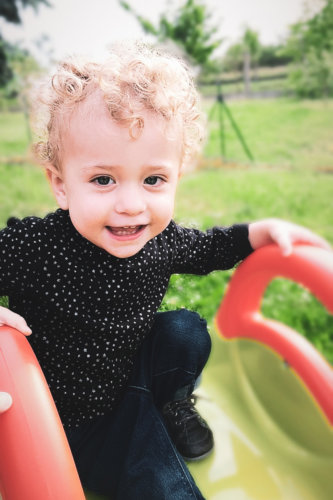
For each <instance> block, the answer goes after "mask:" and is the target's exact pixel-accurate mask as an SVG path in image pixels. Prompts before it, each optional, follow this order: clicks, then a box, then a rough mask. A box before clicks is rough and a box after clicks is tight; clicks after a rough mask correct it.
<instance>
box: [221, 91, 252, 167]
mask: <svg viewBox="0 0 333 500" xmlns="http://www.w3.org/2000/svg"><path fill="white" fill-rule="evenodd" d="M221 105H223V106H224V109H225V111H226V113H227V115H228V118H229V120H230V122H231V125H232V126H233V127H234V130H235V132H236V134H237V136H238V139H239V140H240V142H241V144H242V146H243V149H244V151H245V153H246V155H247V157H248V158H249V160H251V161H254V158H253V155H252V153H251V151H250V150H249V148H248V146H247V144H246V142H245V139H244V137H243V135H242V133H241V131H240V129H239V128H238V126H237V123H236V122H235V120H234V118H233V116H232V114H231V111H230V109H229V108H228V106H227V105H226V103H225V101H224V100H223V101H222V102H221Z"/></svg>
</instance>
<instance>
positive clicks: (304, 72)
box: [285, 0, 333, 98]
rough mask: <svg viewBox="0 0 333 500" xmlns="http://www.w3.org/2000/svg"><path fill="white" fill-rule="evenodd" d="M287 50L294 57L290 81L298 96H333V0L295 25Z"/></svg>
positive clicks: (327, 1)
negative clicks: (310, 16)
mask: <svg viewBox="0 0 333 500" xmlns="http://www.w3.org/2000/svg"><path fill="white" fill-rule="evenodd" d="M285 53H286V54H287V55H288V56H290V57H291V58H292V61H293V63H292V64H291V68H290V72H289V84H290V86H291V88H292V89H293V90H294V91H295V92H296V94H297V95H298V96H299V97H310V98H318V97H325V96H333V0H325V3H324V7H323V8H322V9H321V11H320V12H318V13H317V14H315V15H314V16H313V17H312V18H310V19H309V20H307V21H303V22H299V23H296V24H294V25H293V26H292V28H291V34H290V37H289V39H288V40H287V44H286V47H285Z"/></svg>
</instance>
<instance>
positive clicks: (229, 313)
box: [216, 245, 333, 425]
mask: <svg viewBox="0 0 333 500" xmlns="http://www.w3.org/2000/svg"><path fill="white" fill-rule="evenodd" d="M278 277H281V278H287V279H290V280H292V281H295V282H297V283H299V284H301V285H303V286H304V287H305V288H307V289H309V290H310V291H311V293H312V294H313V295H314V296H316V297H317V299H318V300H319V301H320V302H321V303H322V304H323V305H324V306H325V307H326V309H327V310H328V311H329V312H331V313H332V312H333V252H330V251H327V250H324V249H322V248H318V247H314V246H309V245H296V246H295V247H294V249H293V253H292V254H291V255H290V256H288V257H284V256H283V255H282V254H281V252H280V250H279V248H278V247H277V246H276V245H269V246H266V247H263V248H261V249H259V250H256V251H255V252H253V254H251V255H250V256H249V257H248V258H247V259H245V260H244V261H243V262H242V263H241V264H240V266H239V267H238V268H237V269H236V271H235V273H234V274H233V276H232V279H231V280H230V283H229V285H228V288H227V291H226V294H225V296H224V298H223V300H222V303H221V305H220V307H219V309H218V311H217V315H216V325H217V328H218V330H219V332H220V334H221V335H222V336H223V337H225V338H228V339H232V338H248V339H252V340H256V341H258V342H260V343H262V344H264V345H266V346H268V347H270V348H271V349H273V350H274V351H275V352H276V353H278V354H279V355H280V356H281V357H282V358H283V359H284V360H285V361H286V362H287V363H288V365H289V366H290V367H291V368H292V369H293V370H294V371H295V372H296V373H297V374H298V375H299V377H300V378H301V379H302V380H303V382H304V383H305V385H306V387H307V388H308V390H309V391H310V392H311V394H312V395H313V397H314V398H315V400H316V401H317V403H318V405H319V407H320V408H321V410H322V411H323V413H324V414H325V416H326V417H327V419H328V421H329V422H330V424H331V425H333V369H332V367H331V366H330V365H329V363H328V362H327V361H326V360H325V359H324V357H323V356H322V355H321V354H320V353H319V352H318V351H317V350H316V349H315V347H314V346H313V345H312V344H311V343H310V342H308V341H307V340H306V339H305V337H303V336H302V335H301V334H299V333H298V332H296V331H295V330H293V329H292V328H290V327H288V326H287V325H284V324H283V323H280V322H278V321H274V320H271V319H267V318H264V317H263V316H262V314H261V312H260V307H261V302H262V298H263V295H264V292H265V290H266V287H267V286H268V284H269V283H270V282H271V281H272V279H274V278H278Z"/></svg>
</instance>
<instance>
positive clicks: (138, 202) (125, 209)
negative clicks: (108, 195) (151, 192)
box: [114, 187, 146, 215]
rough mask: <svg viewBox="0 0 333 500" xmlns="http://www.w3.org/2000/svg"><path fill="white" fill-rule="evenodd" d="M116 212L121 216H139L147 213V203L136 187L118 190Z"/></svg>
mask: <svg viewBox="0 0 333 500" xmlns="http://www.w3.org/2000/svg"><path fill="white" fill-rule="evenodd" d="M117 191H118V192H117V198H116V202H115V207H114V208H115V211H116V212H117V213H119V214H127V215H137V214H140V213H142V212H144V211H145V209H146V202H145V199H144V196H143V193H141V190H140V189H139V188H136V187H127V188H118V190H117Z"/></svg>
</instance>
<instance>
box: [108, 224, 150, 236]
mask: <svg viewBox="0 0 333 500" xmlns="http://www.w3.org/2000/svg"><path fill="white" fill-rule="evenodd" d="M107 227H108V230H109V231H110V232H111V233H112V234H114V235H115V236H133V235H135V234H137V233H139V232H140V231H141V230H142V229H143V228H144V227H145V226H142V225H141V226H120V227H113V226H107Z"/></svg>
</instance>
